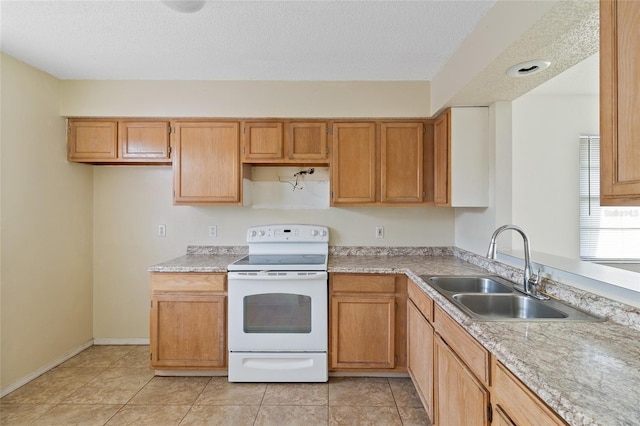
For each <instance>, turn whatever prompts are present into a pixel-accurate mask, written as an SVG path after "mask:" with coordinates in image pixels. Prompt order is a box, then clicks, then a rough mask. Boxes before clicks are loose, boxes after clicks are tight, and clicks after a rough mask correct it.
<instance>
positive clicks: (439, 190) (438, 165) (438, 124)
mask: <svg viewBox="0 0 640 426" xmlns="http://www.w3.org/2000/svg"><path fill="white" fill-rule="evenodd" d="M450 134H451V111H450V110H447V111H445V112H444V113H443V114H441V115H440V116H439V117H438V118H437V119H436V121H435V122H434V123H433V162H434V165H433V185H434V191H433V201H434V203H435V204H436V205H437V206H446V205H449V204H450V199H451V172H450V167H451V160H450V158H451V152H450V147H451V142H450V140H449V135H450Z"/></svg>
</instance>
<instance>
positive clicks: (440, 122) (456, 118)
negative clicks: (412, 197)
mask: <svg viewBox="0 0 640 426" xmlns="http://www.w3.org/2000/svg"><path fill="white" fill-rule="evenodd" d="M488 132H489V109H488V108H486V107H468V108H466V107H465V108H451V109H449V110H447V111H445V112H444V113H443V114H441V115H440V116H438V117H437V118H436V120H435V122H434V125H433V157H434V165H433V168H434V174H433V186H434V203H435V204H436V205H438V206H451V207H487V206H488V205H489V134H488Z"/></svg>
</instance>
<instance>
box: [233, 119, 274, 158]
mask: <svg viewBox="0 0 640 426" xmlns="http://www.w3.org/2000/svg"><path fill="white" fill-rule="evenodd" d="M283 142H284V138H283V137H282V123H280V122H264V121H256V122H252V121H246V122H243V123H242V161H244V162H254V161H258V162H260V161H263V162H269V161H282V159H283V158H284V149H283V148H284V146H283Z"/></svg>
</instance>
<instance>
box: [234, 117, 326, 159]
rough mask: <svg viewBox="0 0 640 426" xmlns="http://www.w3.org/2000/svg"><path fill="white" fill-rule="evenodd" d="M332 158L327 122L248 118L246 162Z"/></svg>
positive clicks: (244, 125)
mask: <svg viewBox="0 0 640 426" xmlns="http://www.w3.org/2000/svg"><path fill="white" fill-rule="evenodd" d="M328 159H329V150H328V145H327V123H326V122H320V121H319V122H315V121H313V122H312V121H310V122H297V121H296V122H290V121H262V120H257V121H244V122H242V161H243V162H244V163H265V164H269V163H278V164H282V163H319V164H326V163H328V161H329V160H328Z"/></svg>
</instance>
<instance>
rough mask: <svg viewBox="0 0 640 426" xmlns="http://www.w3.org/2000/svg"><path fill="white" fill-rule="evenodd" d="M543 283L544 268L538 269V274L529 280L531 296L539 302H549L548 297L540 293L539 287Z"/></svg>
mask: <svg viewBox="0 0 640 426" xmlns="http://www.w3.org/2000/svg"><path fill="white" fill-rule="evenodd" d="M541 283H542V268H538V273H537V274H535V275H534V276H532V277H531V278H529V285H530V286H531V290H530V291H529V293H528V294H529V296H532V297H535V298H536V299H539V300H547V299H549V297H548V296H545V295H544V294H542V293H540V292H539V291H538V286H539V285H540V284H541Z"/></svg>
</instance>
